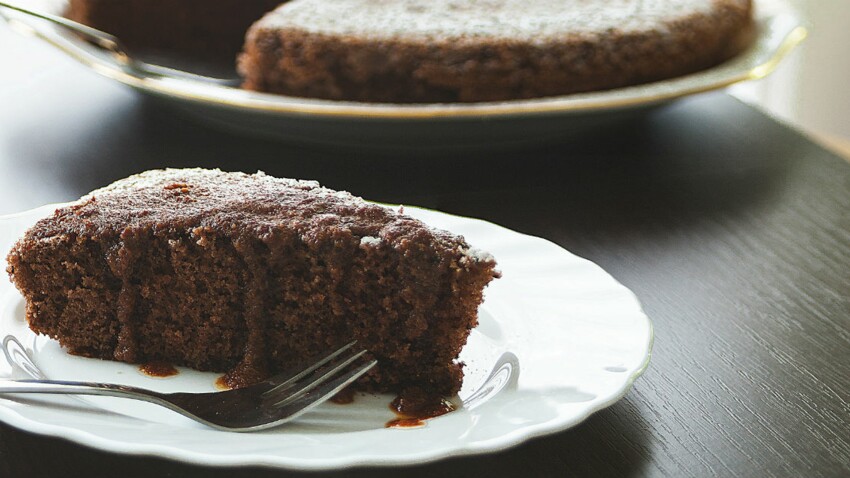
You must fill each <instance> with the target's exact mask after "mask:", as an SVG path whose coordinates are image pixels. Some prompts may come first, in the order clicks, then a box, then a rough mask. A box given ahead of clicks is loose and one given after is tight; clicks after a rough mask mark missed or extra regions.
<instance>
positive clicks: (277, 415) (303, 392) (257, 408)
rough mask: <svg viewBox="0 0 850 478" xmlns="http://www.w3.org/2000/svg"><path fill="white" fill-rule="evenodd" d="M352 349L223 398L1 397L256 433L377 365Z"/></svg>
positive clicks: (117, 390) (58, 390)
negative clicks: (134, 403) (132, 406)
mask: <svg viewBox="0 0 850 478" xmlns="http://www.w3.org/2000/svg"><path fill="white" fill-rule="evenodd" d="M354 345H355V342H350V343H348V344H346V345H344V346H343V347H341V348H340V349H338V350H335V351H333V352H331V353H329V354H327V355H325V356H324V357H322V358H320V359H318V360H316V361H314V362H313V363H311V364H309V365H308V366H305V367H302V368H299V369H295V370H291V371H287V372H284V373H281V374H278V375H276V376H274V377H272V378H270V379H268V380H265V381H263V382H260V383H257V384H254V385H250V386H248V387H244V388H238V389H234V390H228V391H224V392H210V393H159V392H155V391H152V390H146V389H142V388H137V387H129V386H125V385H117V384H111V383H91V382H68V381H60V380H46V379H31V380H30V379H27V380H8V379H0V395H2V394H8V393H47V394H72V395H105V396H111V397H120V398H129V399H135V400H143V401H145V402H150V403H154V404H156V405H160V406H163V407H165V408H168V409H170V410H173V411H175V412H177V413H179V414H181V415H183V416H186V417H188V418H191V419H193V420H195V421H198V422H200V423H203V424H204V425H208V426H210V427H212V428H215V429H218V430H225V431H236V432H249V431H257V430H264V429H267V428H271V427H275V426H278V425H280V424H283V423H286V422H288V421H291V420H294V419H295V418H297V417H299V416H301V415H302V414H304V413H306V412H307V411H309V410H310V409H312V408H314V407H315V406H317V405H319V404H320V403H322V402H324V401H326V400H328V399H329V398H331V397H333V396H334V395H335V394H337V393H339V392H340V391H341V390H342V389H343V388H345V387H346V386H347V385H349V384H351V383H352V382H354V381H355V380H357V379H358V378H359V377H361V376H362V375H363V374H365V373H366V372H368V371H369V370H370V369H371V368H372V367H374V366H375V365H376V364H377V361H376V360H366V359H365V358H363V356H364V355H365V354H366V350H364V349H356V348H355V347H354ZM3 349H4V350H3V351H4V353H5V354H6V358H7V359H8V360H9V362H10V364H12V366H13V367H17V368H18V369H20V370H23V371H25V372H26V373H28V374H29V375H31V376H40V373H39V372H38V368H37V367H36V366H35V364H34V363H32V361H31V360H30V358H29V355H27V353H26V351H25V350H24V348H23V346H22V345H21V344H20V342H18V340H17V339H15V337H13V336H11V335H10V336H7V337H6V338H5V339H4V340H3Z"/></svg>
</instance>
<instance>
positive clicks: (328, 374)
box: [262, 341, 377, 408]
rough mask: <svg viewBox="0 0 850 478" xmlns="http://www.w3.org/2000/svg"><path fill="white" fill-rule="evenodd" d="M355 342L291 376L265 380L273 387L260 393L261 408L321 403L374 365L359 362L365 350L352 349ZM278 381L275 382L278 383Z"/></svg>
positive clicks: (373, 361)
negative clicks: (263, 405)
mask: <svg viewBox="0 0 850 478" xmlns="http://www.w3.org/2000/svg"><path fill="white" fill-rule="evenodd" d="M355 343H356V341H352V342H349V343H348V344H346V345H344V346H342V347H340V348H339V349H337V350H335V351H333V352H331V353H329V354H327V355H326V356H324V357H322V358H321V359H319V360H317V361H316V362H315V363H313V364H312V365H311V366H309V367H307V368H305V369H299V370H300V371H299V372H298V373H296V374H294V375H292V374H290V373H283V374H279V375H277V376H275V377H272V378H271V379H269V380H268V383H271V384H272V385H273V386H272V388H270V389H269V390H267V391H265V392H264V393H263V394H262V399H263V403H264V404H265V406H268V407H272V408H281V407H285V406H288V405H293V404H295V403H301V405H299V407H300V406H303V403H304V402H307V403H309V402H314V401H315V402H317V403H318V402H321V401H324V399H325V398H326V397H329V396H332V395H335V394H336V393H338V392H339V391H341V390H342V389H343V388H345V387H346V386H347V385H349V384H350V383H352V382H354V381H355V380H357V379H358V378H360V377H361V376H362V375H363V374H365V373H366V372H367V371H369V369H371V368H372V367H374V366H375V365H376V364H377V361H376V360H368V361H366V360H359V361H358V359H360V358H361V357H363V356H364V355H365V354H366V352H367V351H366V350H365V349H354V348H353V347H354V345H355ZM278 382H279V383H278Z"/></svg>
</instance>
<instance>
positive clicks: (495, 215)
mask: <svg viewBox="0 0 850 478" xmlns="http://www.w3.org/2000/svg"><path fill="white" fill-rule="evenodd" d="M164 166H175V167H183V166H202V167H221V168H223V169H229V170H243V171H255V170H257V169H262V170H264V171H266V172H268V173H270V174H273V175H278V176H290V177H298V178H314V179H318V180H320V181H322V182H323V183H324V184H325V185H327V186H330V187H334V188H340V189H346V190H349V191H352V192H353V193H355V194H358V195H362V196H365V197H367V198H370V199H375V200H380V201H388V202H400V203H408V204H416V205H422V206H426V207H431V208H436V209H440V210H443V211H447V212H450V213H456V214H463V215H468V216H474V217H480V218H484V219H487V220H490V221H493V222H496V223H499V224H502V225H504V226H507V227H510V228H512V229H515V230H518V231H522V232H525V233H529V234H534V235H537V236H542V237H545V238H548V239H550V240H552V241H555V242H557V243H558V244H560V245H562V246H563V247H565V248H566V249H569V250H571V251H573V252H575V253H577V254H579V255H582V256H584V257H587V258H589V259H591V260H593V261H595V262H596V263H598V264H600V265H601V266H602V267H603V268H605V269H606V270H608V271H609V272H610V273H611V274H613V275H614V276H615V277H616V278H617V279H619V280H620V281H621V282H623V283H624V284H625V285H626V286H628V287H629V288H631V289H632V290H633V291H634V292H635V293H636V294H637V296H638V297H639V298H640V300H641V301H642V303H643V305H644V308H645V310H646V312H647V314H648V315H649V316H650V317H651V318H652V320H653V322H654V325H655V333H656V341H655V350H654V353H653V358H652V363H651V364H650V367H649V369H648V371H647V372H646V374H645V375H644V376H643V377H641V378H640V379H639V380H638V381H637V382H636V383H635V386H634V388H633V390H632V391H631V392H630V393H629V394H628V395H627V396H626V397H625V398H624V399H623V400H621V401H619V402H618V403H617V404H615V405H614V406H612V407H610V408H608V409H606V410H604V411H601V412H599V413H597V414H596V415H594V416H593V417H591V418H590V419H589V420H587V421H586V422H585V423H583V424H581V425H580V426H578V427H575V428H574V429H571V430H567V431H564V432H561V433H557V434H554V435H551V436H547V437H543V438H539V439H535V440H532V441H530V442H528V443H525V444H523V445H521V446H518V447H515V448H513V449H511V450H508V451H505V452H502V453H496V454H492V455H487V456H479V457H469V458H459V459H451V460H445V461H441V462H437V463H433V464H429V465H426V466H417V467H411V468H406V469H404V470H400V469H397V468H396V469H356V470H349V471H347V472H342V473H337V474H333V473H332V474H329V475H348V474H350V475H353V476H387V477H389V476H402V475H403V476H421V477H432V476H490V477H501V476H569V475H577V476H628V475H635V476H689V475H693V476H715V475H716V476H760V477H772V476H789V477H796V476H830V477H839V476H850V164H847V163H846V162H844V161H843V160H841V159H839V158H838V157H836V156H834V155H832V154H830V153H828V152H826V151H825V150H823V149H821V148H820V147H818V146H816V145H814V144H813V143H811V142H810V141H808V140H807V139H805V138H804V137H803V136H801V135H800V134H798V133H797V132H796V131H794V130H792V129H790V128H788V127H786V126H783V125H780V124H778V123H777V122H775V121H773V120H772V119H770V118H768V117H766V116H765V115H763V114H762V113H760V112H758V111H756V110H754V109H753V108H750V107H748V106H745V105H743V104H741V103H739V102H738V101H736V100H734V99H732V98H731V97H728V96H726V95H724V94H719V93H717V94H707V95H702V96H699V97H695V98H692V99H688V100H685V101H680V102H678V103H675V104H673V105H671V106H668V107H665V108H663V109H660V110H657V111H655V112H653V113H652V114H650V115H648V116H647V117H645V118H643V119H642V120H638V121H635V122H633V123H630V124H627V125H624V126H621V127H618V128H611V129H610V130H609V131H606V132H605V135H604V137H603V139H600V138H592V139H588V140H586V141H578V142H573V143H571V144H567V145H562V146H557V147H556V146H540V147H536V148H529V149H527V150H523V151H513V152H501V153H498V154H484V155H471V156H465V157H460V158H459V157H452V155H450V154H441V155H435V156H434V157H429V158H410V157H407V156H406V155H404V154H398V155H390V156H387V157H375V156H372V155H363V154H357V153H355V152H348V153H330V152H317V151H310V150H306V149H303V148H298V147H292V146H287V145H283V144H279V143H272V142H263V141H257V140H253V139H249V138H244V137H238V136H233V135H230V134H226V133H222V132H218V131H212V130H209V129H206V128H204V127H201V126H197V125H195V124H193V123H190V122H187V121H185V120H183V119H182V118H181V117H179V116H177V115H174V114H173V113H172V112H171V111H169V110H168V109H164V108H162V107H161V105H158V104H155V103H151V102H150V101H147V100H145V99H144V98H142V97H140V96H137V95H136V94H134V93H133V92H131V91H129V90H127V89H124V88H122V87H120V86H117V85H114V84H112V83H110V82H109V81H107V80H104V79H101V78H99V77H97V76H96V75H94V74H92V73H89V72H87V71H85V70H84V69H82V68H80V67H79V66H77V65H76V64H73V63H72V62H71V61H70V60H66V59H64V58H63V57H62V56H61V55H59V54H57V53H55V52H53V51H52V50H50V49H49V48H48V47H45V46H42V45H40V44H37V43H34V42H32V41H28V40H24V39H19V38H17V37H16V36H13V35H12V34H11V33H10V32H9V31H8V29H6V28H5V27H4V26H0V214H2V213H8V212H14V211H18V210H23V209H27V208H30V207H34V206H38V205H41V204H44V203H48V202H56V201H65V200H70V199H74V198H76V197H78V196H80V195H81V194H83V193H85V192H87V191H89V190H91V189H93V188H95V187H99V186H102V185H105V184H107V183H109V182H110V181H112V180H115V179H118V178H121V177H124V176H126V175H128V174H131V173H135V172H139V171H142V170H146V169H151V168H158V167H164ZM290 474H295V475H297V473H287V472H285V471H277V470H266V469H212V468H204V467H200V466H191V465H186V464H181V463H176V462H171V461H166V460H161V459H155V458H148V457H135V456H120V455H112V454H107V453H103V452H99V451H95V450H92V449H89V448H86V447H84V446H79V445H76V444H73V443H70V442H67V441H64V440H62V439H58V438H45V437H42V436H37V435H32V434H30V433H27V432H26V431H21V430H17V429H14V428H12V427H9V426H7V425H0V476H3V477H6V476H9V477H12V476H15V477H23V476H39V477H41V476H86V477H101V476H103V477H107V476H109V477H111V476H126V477H146V476H181V477H202V476H203V477H225V476H227V477H252V478H257V477H267V476H287V475H290ZM311 476H313V475H311Z"/></svg>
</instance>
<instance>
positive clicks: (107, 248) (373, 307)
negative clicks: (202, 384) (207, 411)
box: [7, 169, 499, 396]
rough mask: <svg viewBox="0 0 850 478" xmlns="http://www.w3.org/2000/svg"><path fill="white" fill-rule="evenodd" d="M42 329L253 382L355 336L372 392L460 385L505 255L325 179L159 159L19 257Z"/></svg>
mask: <svg viewBox="0 0 850 478" xmlns="http://www.w3.org/2000/svg"><path fill="white" fill-rule="evenodd" d="M7 260H8V264H9V265H8V268H7V270H8V272H9V275H10V277H11V279H12V281H13V282H14V283H15V285H16V286H17V287H18V289H19V290H20V291H21V293H22V294H23V296H24V298H25V299H26V316H27V320H28V322H29V325H30V327H31V328H32V330H34V331H35V332H37V333H40V334H46V335H48V336H50V337H53V338H55V339H58V341H59V343H60V344H61V345H62V346H63V347H65V348H66V349H67V350H68V351H69V352H71V353H73V354H78V355H84V356H88V357H99V358H102V359H109V360H118V361H123V362H130V363H148V362H167V363H171V364H175V365H184V366H189V367H192V368H196V369H199V370H207V371H219V372H227V371H230V372H231V376H236V377H241V379H242V380H243V382H244V383H250V382H252V381H257V380H260V379H262V378H263V377H265V376H267V375H269V374H271V373H274V372H276V371H278V370H281V369H286V368H287V367H291V366H293V365H295V364H299V363H302V362H303V360H304V358H305V357H312V356H317V355H319V354H322V353H325V352H327V351H329V350H332V349H334V348H336V347H339V346H341V345H343V344H345V343H348V342H349V341H351V340H352V339H356V340H357V341H358V346H361V347H365V348H366V349H368V351H369V356H370V357H374V358H376V359H377V360H378V366H377V367H376V368H374V369H372V370H371V371H370V372H369V373H368V374H367V375H366V376H364V377H363V378H361V380H360V381H359V382H358V387H359V388H362V389H368V390H373V391H383V392H395V393H405V392H408V393H412V394H416V393H422V391H423V390H424V391H426V392H427V393H428V394H431V395H432V396H436V395H442V396H450V395H452V394H454V393H456V392H457V391H458V389H459V387H460V385H461V381H462V376H463V372H462V364H460V363H458V361H457V357H458V354H459V353H460V351H461V348H462V347H463V346H464V344H465V343H466V339H467V336H468V334H469V332H470V330H471V329H472V328H473V327H474V326H475V325H476V323H477V310H478V306H479V304H480V303H481V302H482V300H483V289H484V287H485V286H486V285H487V284H488V283H489V282H490V281H491V280H492V279H493V278H494V277H497V276H498V275H499V274H498V272H497V271H496V270H495V261H494V259H493V257H492V256H491V255H489V254H487V253H485V252H482V251H480V250H477V249H474V248H472V247H471V246H469V245H468V244H467V243H466V242H465V240H464V239H463V238H462V237H459V236H456V235H453V234H451V233H449V232H446V231H442V230H438V229H432V228H430V227H428V226H426V225H425V224H423V223H422V222H421V221H419V220H416V219H414V218H411V217H409V216H406V215H404V214H403V213H401V212H399V211H397V210H395V209H391V208H388V207H384V206H380V205H376V204H372V203H368V202H365V201H363V200H362V199H360V198H357V197H354V196H352V195H350V194H348V193H345V192H337V191H332V190H329V189H326V188H323V187H320V186H319V185H318V184H317V183H315V182H309V181H297V180H291V179H278V178H273V177H270V176H267V175H265V174H262V173H257V174H253V175H248V174H242V173H225V172H221V171H217V170H202V169H182V170H181V169H178V170H174V169H172V170H159V171H149V172H146V173H142V174H139V175H136V176H131V177H129V178H127V179H124V180H121V181H118V182H116V183H114V184H112V185H110V186H108V187H106V188H104V189H100V190H97V191H94V192H92V193H91V194H89V195H88V196H85V197H83V198H82V199H80V200H79V201H77V202H76V203H74V204H71V205H69V206H65V207H61V208H59V209H57V210H56V212H55V213H54V214H53V215H52V216H50V217H48V218H45V219H42V220H41V221H39V222H38V223H37V224H36V225H35V226H33V227H32V228H31V229H30V230H29V231H27V233H26V235H25V236H24V237H23V238H21V239H20V240H19V241H18V242H17V244H16V245H15V246H14V248H13V249H12V251H11V252H10V253H9V255H8V258H7Z"/></svg>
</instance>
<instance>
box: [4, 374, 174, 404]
mask: <svg viewBox="0 0 850 478" xmlns="http://www.w3.org/2000/svg"><path fill="white" fill-rule="evenodd" d="M6 393H49V394H61V395H104V396H111V397H120V398H134V399H137V400H144V401H147V402H152V403H156V404H162V403H161V402H162V397H163V395H162V394H160V393H158V392H154V391H151V390H145V389H141V388H136V387H129V386H126V385H116V384H112V383H96V382H67V381H63V380H7V379H0V394H6Z"/></svg>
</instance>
